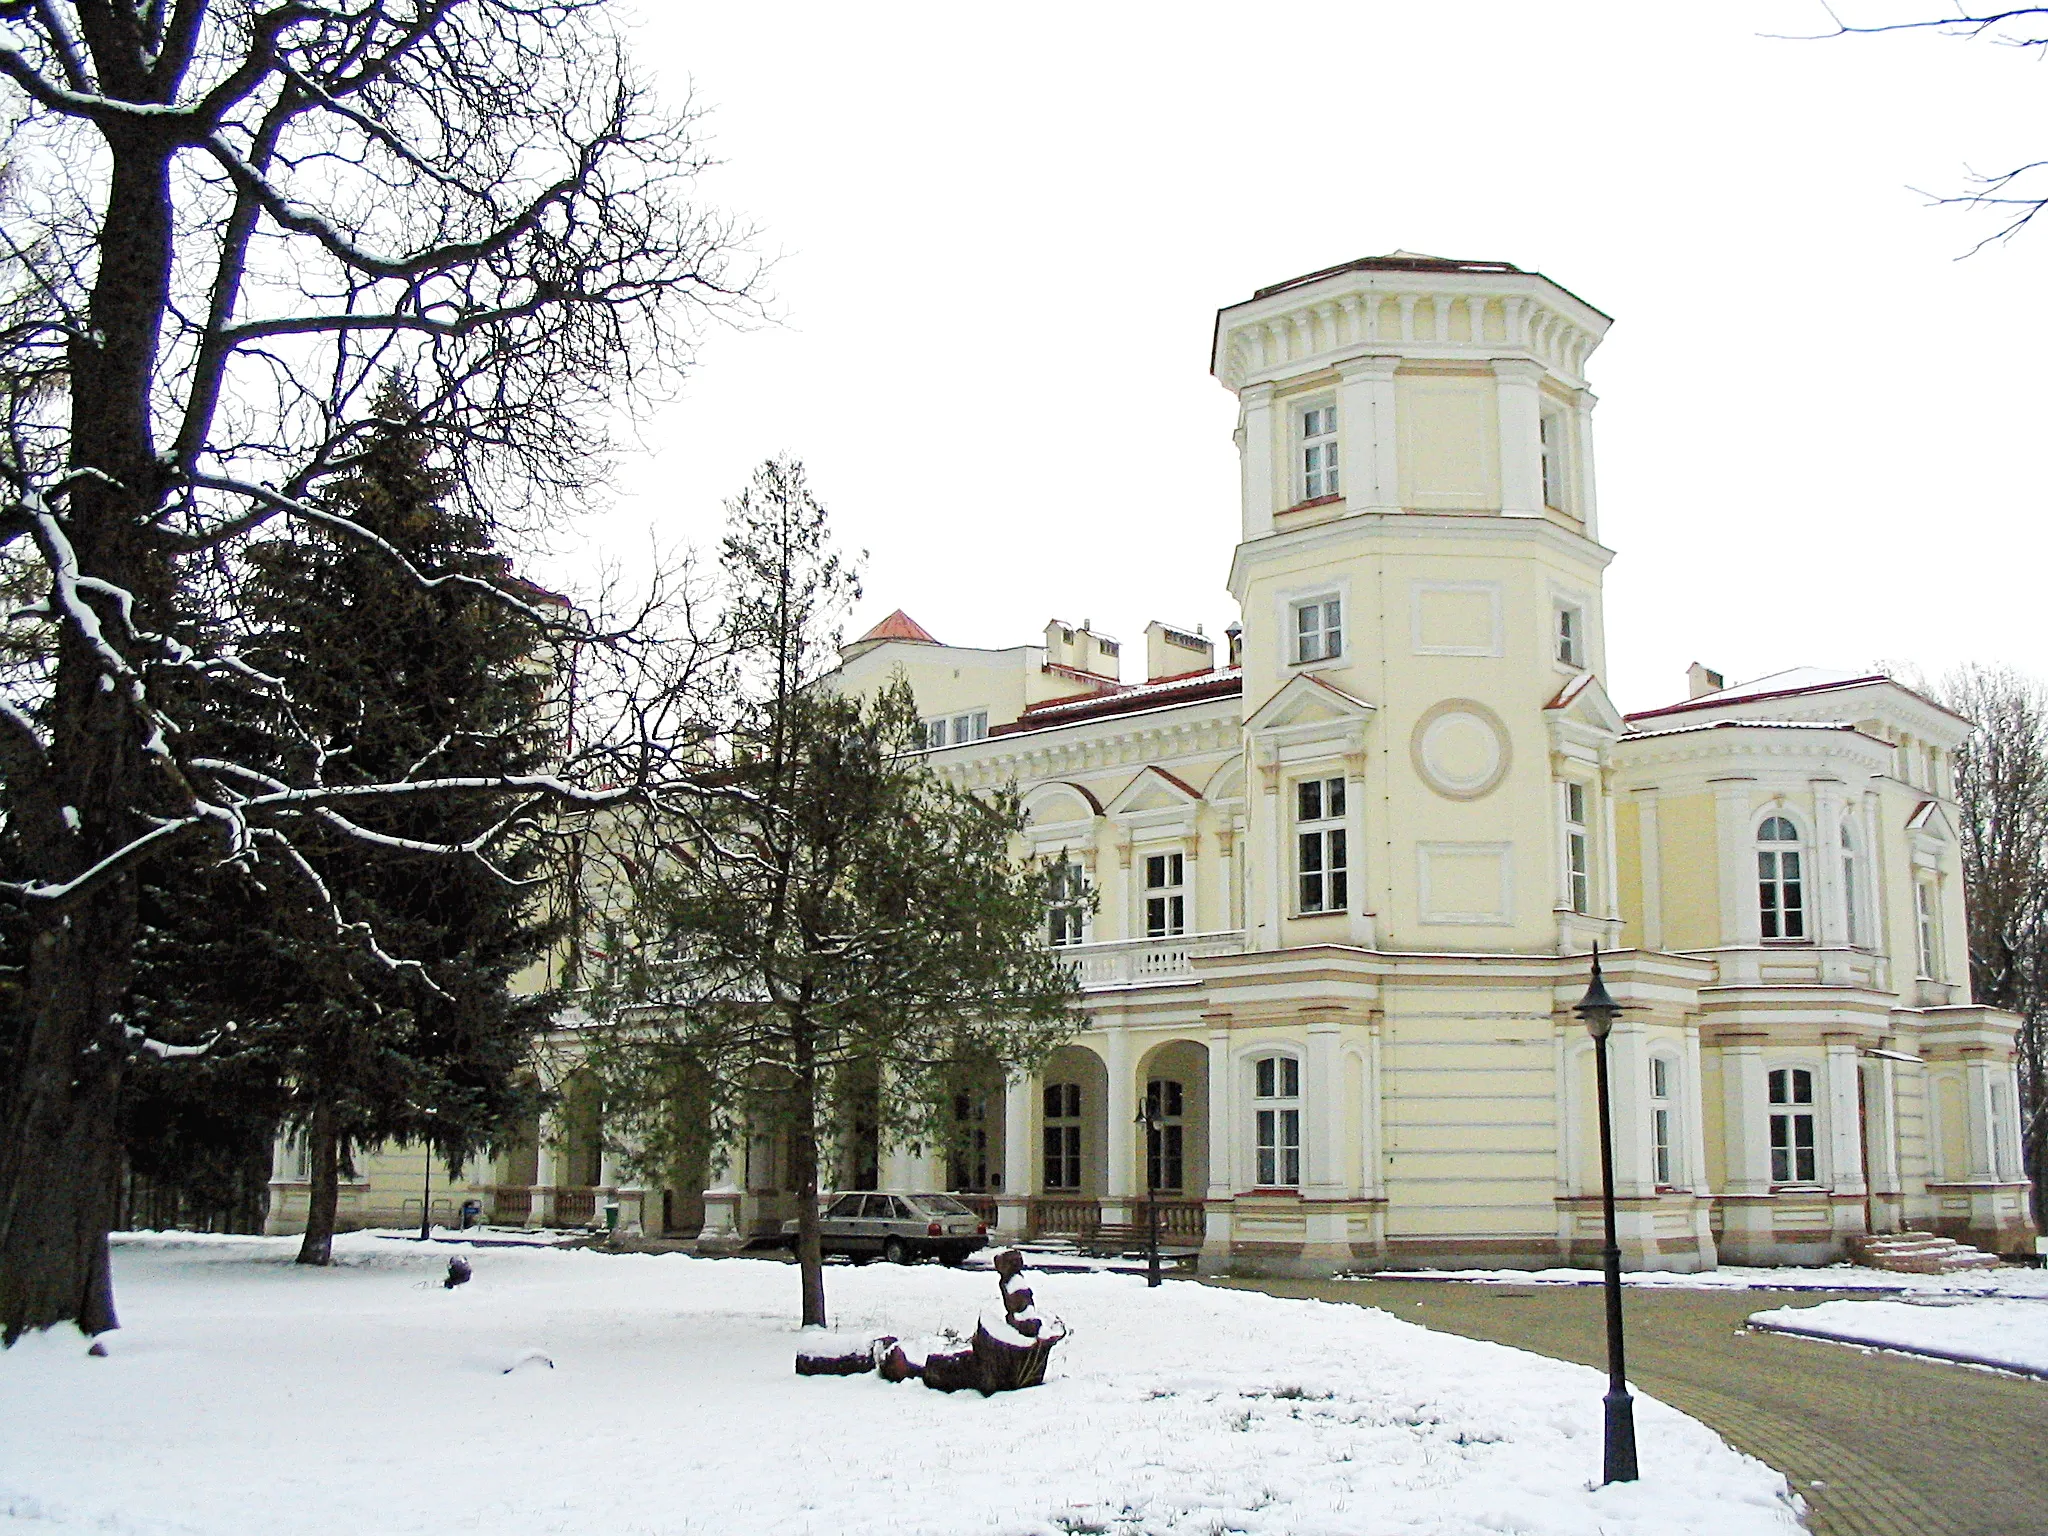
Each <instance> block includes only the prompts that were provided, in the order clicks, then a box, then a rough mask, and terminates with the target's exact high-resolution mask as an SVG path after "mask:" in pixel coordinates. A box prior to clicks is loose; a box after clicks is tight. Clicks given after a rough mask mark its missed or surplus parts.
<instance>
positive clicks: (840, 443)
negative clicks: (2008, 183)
mask: <svg viewBox="0 0 2048 1536" xmlns="http://www.w3.org/2000/svg"><path fill="white" fill-rule="evenodd" d="M1940 3H1941V0H1924V4H1923V5H1922V6H1920V7H1918V9H1920V10H1922V11H1926V10H1932V9H1933V8H1935V7H1936V6H1938V5H1939V4H1940ZM1892 9H1893V12H1894V14H1897V13H1898V10H1899V8H1898V7H1897V6H1894V7H1893V8H1892ZM639 14H640V16H641V17H642V18H643V20H642V23H641V25H640V28H639V31H638V34H637V35H638V38H639V40H640V45H641V47H642V49H643V52H644V61H645V65H646V67H647V68H648V70H649V71H650V72H651V73H652V74H653V75H654V77H655V78H656V80H657V81H658V82H659V83H660V84H661V86H662V87H663V89H664V90H665V91H666V92H668V93H670V94H671V95H673V96H676V97H680V96H681V95H682V94H683V93H685V92H689V91H692V90H694V93H695V98H696V100H697V102H698V104H699V105H700V106H703V107H706V108H708V109H709V113H710V115H709V117H708V118H707V120H706V124H705V127H706V130H707V131H708V132H709V133H710V134H711V135H713V137H714V138H715V149H716V152H717V154H718V155H719V156H720V158H721V159H722V161H723V162H724V163H723V165H722V166H721V167H720V168H719V169H718V170H717V171H716V172H714V173H713V174H712V175H711V176H710V177H709V178H707V180H706V182H705V184H704V191H705V193H706V195H707V196H709V197H711V198H714V199H716V200H717V201H719V202H721V203H722V204H724V205H726V206H728V207H730V208H732V209H734V210H736V211H737V212H739V213H740V214H742V215H743V216H745V217H746V218H748V219H749V220H751V221H752V222H753V223H755V224H757V225H758V226H759V227H760V229H761V231H762V234H761V237H760V242H759V243H760V246H761V248H762V249H763V250H764V251H765V252H767V253H769V254H772V255H776V256H777V257H779V260H778V263H777V265H776V267H775V270H774V273H773V278H772V286H773V291H774V296H775V304H776V309H777V313H778V316H779V323H777V324H776V325H774V326H770V327H765V328H756V329H752V330H749V331H747V332H744V333H730V332H728V333H723V334H717V335H714V336H713V337H711V338H710V340H709V341H708V343H707V345H706V346H705V347H704V349H703V351H702V354H701V359H700V363H699V366H698V368H697V370H696V371H695V372H694V373H693V374H692V375H691V376H690V378H689V379H688V380H687V382H686V385H685V387H684V389H683V392H682V394H681V396H680V397H679V398H678V400H677V401H676V402H675V403H674V404H673V405H671V406H669V407H667V408H666V409H665V410H664V411H663V412H662V413H661V414H660V415H659V416H658V417H657V418H656V419H654V420H653V421H651V422H650V423H649V424H648V426H647V428H646V432H645V448H644V451H640V452H636V453H634V454H632V455H629V456H628V458H627V459H626V461H625V462H624V463H623V465H622V470H621V476H620V486H619V495H618V498H617V502H616V507H615V510H614V511H612V512H611V513H610V514H609V515H608V516H606V517H603V518H601V519H598V520H596V521H593V522H589V523H586V524H584V525H583V529H582V531H583V533H584V534H586V535H587V542H585V543H583V544H581V545H579V546H577V547H575V548H574V549H573V550H565V552H564V555H563V558H562V567H564V568H580V567H583V566H586V565H587V564H588V563H589V562H590V561H591V560H592V558H593V557H594V555H595V554H596V553H597V552H600V551H603V552H609V553H610V554H612V555H614V556H615V557H618V558H622V559H626V560H629V561H630V560H632V559H635V558H637V557H638V556H639V554H640V553H641V552H642V551H644V549H645V548H646V544H647V540H648V536H649V530H650V528H651V529H652V530H653V531H654V532H655V533H656V534H657V535H658V536H659V537H660V538H661V539H662V540H663V541H664V542H669V543H673V542H677V541H691V542H698V543H708V542H710V540H711V539H712V538H714V537H715V535H716V532H717V529H718V526H719V521H720V519H721V517H722V511H721V503H722V501H723V499H724V498H725V497H727V496H729V495H731V494H732V493H733V492H734V491H736V490H737V489H738V488H739V487H740V486H741V485H742V484H744V483H745V481H746V479H747V476H748V474H749V472H750V470H751V468H752V466H753V465H754V464H755V463H756V462H757V461H758V460H759V459H761V458H762V457H763V456H765V455H768V454H771V453H775V452H779V451H787V452H790V453H793V454H795V455H797V456H798V457H800V458H802V459H803V460H804V461H805V462H806V463H807V464H808V465H809V467H810V470H811V474H812V480H813V484H814V486H815V487H816V488H817V490H818V491H819V493H820V495H821V499H823V500H824V501H825V502H826V504H827V505H828V506H829V507H830V509H831V511H832V513H833V516H834V520H835V523H836V526H837V528H838V530H839V532H840V536H841V538H842V540H843V541H844V542H845V543H846V544H847V545H848V546H850V547H852V548H855V549H861V550H865V551H866V552H867V555H868V561H867V567H866V589H867V590H866V598H865V600H864V601H863V603H862V605H861V607H860V609H859V610H858V612H857V613H856V615H855V623H856V627H857V628H864V627H865V626H866V625H867V624H868V623H871V622H872V621H873V620H874V619H877V618H879V617H881V616H882V615H883V614H885V613H887V612H888V611H889V610H890V609H892V608H896V607H902V608H905V609H907V610H908V611H909V612H910V613H911V614H912V615H913V616H914V617H915V618H916V619H918V620H919V622H921V623H923V624H924V625H925V626H926V627H927V628H928V629H930V630H931V631H932V632H933V633H934V634H935V635H937V636H938V637H939V638H940V639H942V640H946V641H951V642H956V643H960V644H966V645H987V646H1000V645H1013V644H1019V643H1022V642H1024V641H1027V640H1029V639H1032V638H1034V637H1035V636H1036V635H1037V634H1038V632H1039V631H1040V630H1041V629H1042V627H1043V625H1044V622H1045V620H1046V619H1047V618H1048V617H1050V616H1053V615H1057V616H1059V617H1061V618H1065V619H1068V620H1090V619H1092V620H1093V621H1094V622H1095V624H1096V626H1097V627H1098V628H1101V629H1104V630H1106V631H1108V632H1109V633H1111V634H1114V635H1117V636H1119V637H1121V638H1123V639H1124V640H1125V641H1126V642H1134V641H1136V640H1138V638H1139V634H1140V631H1141V630H1142V628H1143V626H1144V624H1145V622H1146V620H1148V619H1151V618H1162V619H1167V620H1170V621H1173V622H1176V623H1180V624H1194V623H1198V622H1199V623H1202V624H1204V625H1206V626H1207V627H1208V629H1209V632H1210V633H1211V634H1215V633H1218V632H1219V631H1220V630H1221V629H1222V627H1223V625H1224V624H1226V623H1228V622H1229V621H1230V619H1231V618H1232V617H1234V610H1233V605H1232V604H1231V601H1230V597H1229V594H1228V593H1227V592H1226V591H1225V590H1224V587H1223V582H1224V578H1225V575H1226V573H1227V570H1228V566H1229V561H1230V553H1231V548H1232V545H1233V543H1234V542H1235V540H1236V537H1237V527H1238V521H1237V520H1238V508H1237V492H1236V486H1237V471H1236V456H1235V452H1234V450H1233V449H1232V447H1231V443H1230V432H1231V428H1232V425H1233V422H1234V419H1235V408H1234V404H1233V402H1232V400H1231V397H1230V396H1229V394H1228V393H1227V392H1226V391H1225V390H1224V389H1223V388H1222V387H1221V386H1220V385H1218V384H1217V383H1216V382H1215V381H1214V380H1213V379H1211V378H1210V377H1209V376H1208V372H1207V368H1208V347H1209V340H1210V330H1211V325H1212V322H1213V320H1214V316H1215V312H1216V310H1217V309H1218V308H1219V307H1220V306H1222V305H1225V304H1229V303H1233V302H1235V301H1237V300H1239V299H1243V298H1245V297H1247V296H1249V294H1250V293H1251V291H1252V290H1253V289H1254V288H1257V287H1260V286H1263V285H1265V284H1268V283H1272V282H1276V281H1279V280H1281V279H1284V278H1288V277H1292V276H1295V275H1297V274H1299V273H1303V272H1308V271H1312V270H1314V269H1316V268H1319V267H1324V266H1329V265H1331V264H1333V263H1336V262H1340V261H1344V260H1347V259H1350V258H1352V257H1357V256H1365V255H1373V254H1379V253H1382V252H1386V251H1391V250H1394V249H1396V248H1405V249H1409V250H1416V251H1424V252H1429V253H1432V254H1437V255H1446V256H1454V257H1461V258H1481V259H1498V260H1506V261H1512V262H1515V263H1516V264H1518V265H1520V266H1522V267H1525V268H1530V269H1534V270H1537V271H1541V272H1544V273H1546V274H1547V275H1549V276H1550V277H1552V278H1554V279H1555V280H1557V281H1558V282H1560V283H1562V284H1564V285H1565V286H1566V287H1568V288H1570V289H1571V290H1572V291H1573V292H1575V293H1578V294H1580V295H1581V296H1583V297H1584V298H1586V299H1587V300H1588V301H1590V302H1591V303H1593V304H1595V305H1597V306H1598V307H1599V308H1601V309H1603V310H1605V311H1606V312H1607V313H1609V314H1611V315H1613V316H1614V317H1615V324H1614V328H1613V329H1612V330H1611V331H1610V332H1609V333H1608V337H1607V340H1606V342H1605V343H1604V345H1603V346H1602V347H1601V348H1600V350H1599V351H1598V352H1596V353H1595V354H1594V356H1593V359H1592V362H1591V364H1590V366H1589V370H1588V372H1589V375H1590V377H1591V380H1592V384H1593V388H1594V390H1595V391H1596V392H1597V394H1598V395H1599V397H1600V400H1601V405H1600V408H1599V410H1598V412H1597V414H1596V417H1595V427H1596V450H1597V468H1598V474H1599V496H1600V506H1601V532H1602V536H1603V540H1604V542H1605V543H1606V544H1607V545H1608V546H1609V547H1611V548H1612V549H1614V550H1615V551H1616V552H1617V557H1616V559H1615V561H1614V563H1613V565H1612V566H1611V567H1610V568H1609V571H1608V581H1607V623H1608V636H1609V641H1608V652H1609V663H1610V667H1611V670H1612V674H1613V675H1612V676H1611V677H1610V678H1609V679H1607V681H1608V683H1609V685H1610V688H1611V690H1612V692H1613V693H1614V695H1615V697H1616V699H1617V701H1618V702H1620V703H1621V704H1622V705H1623V707H1624V708H1643V707H1648V706H1651V705H1654V704H1658V703H1664V702H1668V701H1669V700H1671V699H1672V698H1674V697H1678V696H1681V695H1682V692H1683V677H1682V674H1683V672H1684V669H1685V667H1686V664H1687V663H1688V662H1690V661H1692V660H1695V659H1698V660H1701V661H1704V662H1706V663H1707V664H1709V665H1710V666H1715V667H1718V668H1720V669H1722V670H1723V671H1725V672H1726V673H1727V674H1728V675H1729V677H1730V679H1731V680H1734V679H1735V678H1738V677H1743V678H1746V677H1751V676H1755V675H1757V674H1760V673H1764V672H1768V671H1774V670H1776V669H1778V668H1780V667H1783V666H1790V665H1795V664H1801V663H1813V664H1818V665H1841V666H1859V665H1863V664H1865V663H1868V662H1869V661H1871V660H1872V659H1873V658H1877V657H1886V658H1897V659H1902V660H1906V661H1910V662H1912V663H1915V664H1917V665H1919V666H1921V667H1923V668H1926V669H1928V670H1930V671H1939V670H1941V669H1943V668H1945V667H1947V666H1949V665H1952V664H1954V663H1955V662H1958V661H1961V660H1965V659H1972V658H1976V659H1985V660H2001V661H2010V662H2013V663H2015V664H2017V665H2019V666H2021V667H2024V668H2026V669H2029V670H2031V671H2034V672H2036V673H2048V624H2044V609H2048V591H2044V572H2048V531H2044V521H2048V516H2044V514H2048V493H2044V490H2043V478H2042V469H2043V461H2044V445H2048V430H2044V415H2043V409H2042V406H2043V397H2044V393H2048V375H2044V357H2048V347H2044V342H2048V303H2044V293H2048V287H2044V283H2043V277H2044V274H2048V224H2044V227H2042V228H2040V229H2038V230H2036V231H2034V232H2032V233H2031V234H2023V235H2022V236H2020V237H2019V238H2018V239H2017V240H2015V241H2014V242H2013V243H2011V244H2009V245H2004V246H1993V247H1990V248H1988V249H1986V250H1985V251H1983V252H1982V253H1981V254H1978V255H1976V256H1974V257H1971V258H1970V259H1968V260H1963V261H1958V260H1956V259H1955V258H1957V257H1958V256H1959V255H1961V254H1962V253H1963V252H1965V251H1967V250H1968V249H1969V247H1970V246H1971V245H1972V244H1973V243H1974V242H1975V240H1976V239H1977V238H1979V237H1980V236H1981V235H1983V234H1984V233H1986V232H1987V231H1988V229H1989V228H1990V227H1991V226H1990V225H1989V223H1988V221H1987V219H1986V218H1985V217H1984V216H1983V215H1981V214H1972V213H1968V212H1963V211H1958V210H1952V209H1934V208H1929V207H1928V206H1926V202H1925V199H1924V198H1923V197H1922V196H1920V195H1918V194H1916V193H1915V191H1913V190H1912V189H1913V188H1921V189H1928V190H1933V191H1945V190H1951V189H1954V188H1956V187H1958V186H1959V185H1960V184H1961V183H1962V181H1963V179H1964V177H1965V174H1966V170H1967V168H1970V167H1974V168H1976V169H1979V170H1990V169H2002V168H2004V167H2006V166H2007V165H2008V164H2009V163H2017V162H2019V161H2021V160H2025V159H2029V158H2040V157H2042V156H2043V155H2048V114H2044V113H2043V111H2042V110H2041V108H2042V104H2043V101H2044V86H2048V76H2044V74H2043V67H2044V66H2043V64H2042V62H2041V61H2040V60H2038V59H2035V58H2033V57H2031V56H2028V55H2026V54H2023V53H2021V52H2019V51H2017V50H2013V49H2002V48H1998V47H1995V46H1992V45H1990V44H1987V43H1982V42H1964V41H1959V40H1952V39H1945V38H1941V37H1937V36H1932V35H1927V34H1916V35H1900V36H1890V37H1879V38H1847V39H1839V40H1835V41H1826V42H1813V41H1784V40H1777V39H1774V38H1772V37H1770V36H1768V35H1766V34H1771V33H1811V32H1816V31H1819V30H1822V29H1824V28H1825V26H1826V25H1827V16H1826V13H1825V12H1824V11H1823V10H1822V9H1821V7H1820V6H1819V4H1817V3H1813V0H1769V3H1763V0H1758V3H1737V0H1718V3H1716V4H1713V5H1707V6H1680V5H1664V4H1658V5H1645V4H1642V3H1640V0H1634V3H1626V4H1578V3H1575V4H1563V3H1529V0H1520V3H1483V4H1436V5H1428V6H1421V7H1417V6H1412V5H1408V4H1401V5H1394V4H1383V3H1379V0H1370V3H1353V4H1350V5H1333V6H1317V7H1299V8H1296V7H1253V6H1245V5H1233V6H1213V7H1211V6H1203V5H1197V4H1189V3H1181V4H1173V5H1138V4H1102V3H1099V0H1098V3H1096V4H1092V5H1063V4H1048V3H1039V4H1035V5H1032V6H1029V7H1020V6H1010V7H996V6H965V5H960V4H957V3H955V4H946V5H932V6H917V5H906V4H886V5H867V6H848V5H845V4H843V3H842V4H829V5H827V4H806V3H785V4H782V5H778V6H776V7H773V8H764V7H756V6H725V7H717V6H699V5H688V6H685V5H681V4H674V3H670V0H640V3H639ZM1843 14H1845V15H1850V16H1854V17H1857V18H1859V19H1861V18H1871V17H1875V16H1877V15H1879V14H1880V8H1879V5H1878V4H1877V3H1876V0H1872V3H1868V4H1864V5H1862V6H1861V7H1860V8H1859V7H1858V6H1857V5H1856V4H1855V3H1854V0H1850V3H1849V4H1848V5H1847V6H1846V7H1845V8H1844V9H1843ZM1125 659H1126V663H1127V665H1129V666H1131V667H1138V668H1141V667H1142V665H1143V649H1142V647H1141V646H1138V645H1135V644H1128V643H1127V645H1126V650H1125Z"/></svg>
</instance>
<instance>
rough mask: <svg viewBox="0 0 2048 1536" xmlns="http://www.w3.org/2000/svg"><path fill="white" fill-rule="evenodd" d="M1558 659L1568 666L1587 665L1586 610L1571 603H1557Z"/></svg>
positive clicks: (1582, 666)
mask: <svg viewBox="0 0 2048 1536" xmlns="http://www.w3.org/2000/svg"><path fill="white" fill-rule="evenodd" d="M1555 654H1556V656H1557V659H1558V660H1559V661H1560V662H1562V663H1563V664H1564V665H1565V666H1567V667H1578V668H1580V669H1582V670H1583V669H1584V667H1585V665H1586V610H1585V609H1583V608H1580V607H1577V606H1575V605H1574V604H1571V603H1559V604H1558V605H1557V645H1556V648H1555Z"/></svg>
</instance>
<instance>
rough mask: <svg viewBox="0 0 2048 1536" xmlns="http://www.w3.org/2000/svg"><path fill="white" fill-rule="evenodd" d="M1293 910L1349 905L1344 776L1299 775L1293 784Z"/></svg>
mask: <svg viewBox="0 0 2048 1536" xmlns="http://www.w3.org/2000/svg"><path fill="white" fill-rule="evenodd" d="M1294 849H1295V854H1294V862H1295V876H1296V887H1295V889H1296V891H1297V893H1298V897H1299V906H1298V908H1297V910H1298V911H1299V912H1300V913H1301V914H1302V915H1303V916H1308V915H1311V914H1313V913H1317V912H1343V911H1345V910H1347V909H1348V908H1349V907H1350V905H1351V893H1350V863H1349V852H1350V851H1349V849H1348V848H1347V846H1346V843H1345V837H1344V780H1343V778H1342V777H1341V776H1338V777H1333V778H1327V779H1302V780H1299V781H1298V782H1296V784H1295V786H1294Z"/></svg>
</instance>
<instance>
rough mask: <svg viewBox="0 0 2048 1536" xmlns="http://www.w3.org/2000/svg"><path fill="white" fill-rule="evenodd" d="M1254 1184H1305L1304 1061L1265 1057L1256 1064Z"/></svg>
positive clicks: (1264, 1186) (1270, 1186) (1281, 1186)
mask: <svg viewBox="0 0 2048 1536" xmlns="http://www.w3.org/2000/svg"><path fill="white" fill-rule="evenodd" d="M1252 1103H1253V1116H1252V1133H1253V1134H1252V1154H1253V1165H1254V1166H1253V1175H1254V1176H1253V1181H1252V1182H1253V1183H1255V1184H1256V1185H1258V1186H1259V1187H1260V1188H1261V1189H1292V1188H1294V1187H1296V1186H1298V1185H1299V1184H1300V1183H1301V1062H1300V1061H1299V1060H1298V1059H1297V1058H1295V1057H1293V1056H1261V1057H1260V1058H1259V1059H1258V1060H1257V1061H1255V1062H1253V1063H1252Z"/></svg>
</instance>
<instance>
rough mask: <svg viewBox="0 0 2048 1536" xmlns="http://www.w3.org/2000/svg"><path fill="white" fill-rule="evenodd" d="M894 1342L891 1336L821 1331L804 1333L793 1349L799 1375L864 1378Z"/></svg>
mask: <svg viewBox="0 0 2048 1536" xmlns="http://www.w3.org/2000/svg"><path fill="white" fill-rule="evenodd" d="M895 1343H896V1340H895V1337H894V1336H893V1335H889V1334H884V1335H883V1336H882V1337H880V1338H876V1337H875V1336H874V1335H873V1334H867V1333H827V1332H825V1331H824V1330H823V1329H822V1328H820V1329H810V1328H807V1329H805V1330H804V1336H803V1339H802V1341H801V1342H800V1343H799V1344H798V1345H797V1347H796V1373H797V1375H799V1376H865V1375H866V1374H867V1373H868V1372H869V1371H872V1370H873V1369H874V1368H875V1367H876V1365H877V1364H879V1363H880V1362H881V1360H882V1358H883V1357H884V1356H885V1355H886V1354H888V1352H889V1350H890V1349H891V1348H892V1347H893V1346H894V1344H895Z"/></svg>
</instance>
